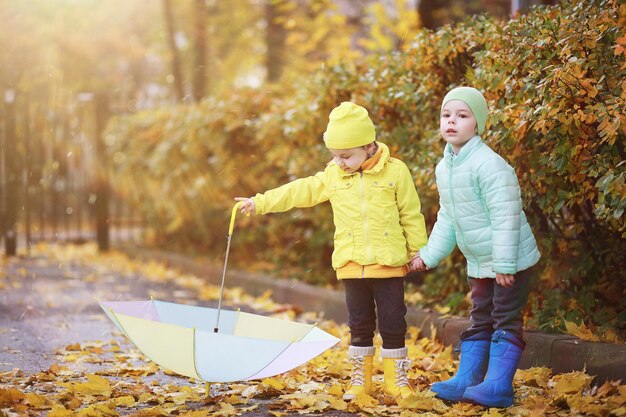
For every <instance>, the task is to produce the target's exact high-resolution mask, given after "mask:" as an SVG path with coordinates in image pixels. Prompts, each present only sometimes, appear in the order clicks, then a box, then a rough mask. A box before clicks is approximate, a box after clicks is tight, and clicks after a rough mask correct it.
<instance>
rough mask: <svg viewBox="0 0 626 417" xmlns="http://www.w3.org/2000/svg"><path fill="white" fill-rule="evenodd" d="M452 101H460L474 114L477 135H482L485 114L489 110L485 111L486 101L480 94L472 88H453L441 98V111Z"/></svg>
mask: <svg viewBox="0 0 626 417" xmlns="http://www.w3.org/2000/svg"><path fill="white" fill-rule="evenodd" d="M452 100H461V101H462V102H463V103H465V104H467V106H468V107H469V108H470V110H471V111H472V113H474V118H475V119H476V124H477V125H478V134H479V135H482V134H483V132H484V131H485V123H487V113H488V111H489V110H488V109H487V100H485V97H483V95H482V94H481V92H480V91H478V90H477V89H475V88H473V87H457V88H454V89H452V90H450V91H449V92H448V94H446V96H445V97H444V98H443V102H442V103H441V110H443V107H444V106H445V105H446V104H447V103H448V102H449V101H452Z"/></svg>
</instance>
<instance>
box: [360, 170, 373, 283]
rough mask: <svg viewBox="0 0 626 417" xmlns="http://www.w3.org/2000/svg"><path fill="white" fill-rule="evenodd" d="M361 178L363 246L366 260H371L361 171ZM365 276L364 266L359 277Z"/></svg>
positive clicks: (361, 173)
mask: <svg viewBox="0 0 626 417" xmlns="http://www.w3.org/2000/svg"><path fill="white" fill-rule="evenodd" d="M359 176H360V178H361V214H362V215H363V233H364V235H365V248H366V253H367V262H368V263H369V262H371V259H372V255H371V249H370V244H369V226H368V224H367V207H366V204H365V183H364V181H363V172H362V171H361V172H360V173H359ZM364 277H365V266H364V265H363V268H362V269H361V278H364Z"/></svg>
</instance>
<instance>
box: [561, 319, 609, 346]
mask: <svg viewBox="0 0 626 417" xmlns="http://www.w3.org/2000/svg"><path fill="white" fill-rule="evenodd" d="M565 328H566V329H567V333H569V334H571V335H572V336H576V337H578V338H579V339H581V340H591V341H593V342H597V341H599V340H600V338H599V337H598V336H597V335H595V334H594V333H593V332H592V331H591V330H589V329H588V328H587V326H585V323H584V322H583V323H580V324H579V325H577V324H576V323H574V322H571V321H567V320H565Z"/></svg>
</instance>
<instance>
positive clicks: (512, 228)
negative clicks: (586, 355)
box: [411, 87, 540, 407]
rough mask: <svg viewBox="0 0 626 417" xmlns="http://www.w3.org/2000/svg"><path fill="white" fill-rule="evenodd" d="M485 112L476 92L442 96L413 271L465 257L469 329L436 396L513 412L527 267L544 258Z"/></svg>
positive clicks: (464, 90)
mask: <svg viewBox="0 0 626 417" xmlns="http://www.w3.org/2000/svg"><path fill="white" fill-rule="evenodd" d="M487 112H488V110H487V102H486V100H485V98H484V97H483V95H482V94H481V93H480V92H479V91H478V90H476V89H475V88H471V87H459V88H455V89H453V90H451V91H450V92H449V93H448V94H447V95H446V96H445V98H444V99H443V103H442V106H441V117H440V132H441V136H442V137H443V138H444V140H445V141H446V142H447V144H446V147H445V150H444V156H443V159H442V160H441V161H440V162H439V164H438V165H437V168H436V171H435V172H436V177H437V188H438V191H439V213H438V214H437V221H436V223H435V226H434V227H433V230H432V233H431V234H430V236H429V239H428V244H427V245H426V246H425V247H423V248H422V249H421V250H420V251H419V254H418V255H416V257H415V258H414V259H413V261H412V264H411V268H412V269H414V270H418V271H419V270H425V269H429V268H434V267H435V266H437V264H438V263H439V262H440V261H441V260H442V259H443V258H445V257H447V256H448V255H450V253H451V252H452V250H453V249H454V247H455V246H457V245H458V247H459V249H460V250H461V252H462V253H463V255H464V256H465V258H466V260H467V275H468V282H469V285H470V289H471V300H472V309H471V311H470V321H471V326H470V327H469V328H468V329H467V330H466V331H464V332H463V333H462V334H461V343H460V351H461V360H460V364H459V369H458V371H457V373H456V375H455V376H454V377H453V378H452V379H450V380H448V381H445V382H436V383H434V384H433V385H432V387H431V389H432V391H434V392H435V393H437V396H438V397H439V398H443V399H447V400H451V401H459V400H461V399H464V400H470V401H473V402H476V403H479V404H482V405H485V406H488V407H508V406H510V405H512V404H513V385H512V380H513V376H514V374H515V371H516V369H517V365H518V363H519V359H520V357H521V354H522V351H523V349H524V347H525V342H524V339H523V333H522V325H523V310H524V307H525V305H526V303H527V301H528V291H529V281H530V277H531V269H530V268H531V267H532V266H533V265H535V264H536V263H537V262H538V261H539V258H540V254H539V250H538V249H537V244H536V242H535V237H534V236H533V233H532V230H531V228H530V226H529V224H528V222H527V221H526V215H525V214H524V211H523V210H522V199H521V192H520V187H519V184H518V181H517V176H516V175H515V171H514V170H513V168H512V167H511V166H510V165H509V164H508V163H507V162H506V161H505V160H504V159H503V158H502V157H501V156H500V155H498V154H497V153H496V152H494V151H493V150H492V149H491V148H490V147H489V146H487V145H486V144H485V143H484V142H483V141H482V139H481V136H480V135H482V134H483V132H484V129H485V123H486V121H487Z"/></svg>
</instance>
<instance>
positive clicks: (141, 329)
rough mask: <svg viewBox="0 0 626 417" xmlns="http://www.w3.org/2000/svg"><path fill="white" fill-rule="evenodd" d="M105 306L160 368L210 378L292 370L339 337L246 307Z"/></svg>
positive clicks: (261, 375) (130, 303)
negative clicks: (250, 311) (217, 329)
mask: <svg viewBox="0 0 626 417" xmlns="http://www.w3.org/2000/svg"><path fill="white" fill-rule="evenodd" d="M100 305H101V307H102V308H103V309H104V311H105V312H106V314H107V315H108V316H109V318H110V319H111V320H112V321H113V323H115V325H116V326H117V327H118V328H119V329H120V330H121V331H122V332H123V333H124V334H125V335H126V336H127V337H128V339H129V340H130V341H131V342H132V343H133V344H134V345H135V346H137V348H138V349H139V350H140V351H141V352H142V353H143V354H144V355H146V356H147V357H148V359H150V360H152V361H153V362H155V363H156V364H157V365H159V367H161V368H163V369H166V370H169V371H173V372H176V373H177V374H180V375H184V376H187V377H193V378H198V379H202V380H204V381H206V382H231V381H245V380H249V379H259V378H266V377H270V376H274V375H278V374H281V373H284V372H287V371H289V370H291V369H293V368H296V367H297V366H300V365H302V364H303V363H306V362H308V361H309V360H311V359H313V358H314V357H316V356H318V355H320V354H321V353H323V352H324V351H325V350H326V349H328V348H330V347H332V346H333V345H335V344H336V343H337V342H338V341H339V339H337V338H336V337H334V336H332V335H330V334H328V333H326V332H325V331H323V330H321V329H319V328H318V327H317V326H316V325H312V324H304V323H298V322H293V321H288V320H282V319H277V318H273V317H266V316H261V315H258V314H250V313H244V312H241V311H230V310H222V311H221V319H220V327H219V331H218V332H215V328H213V324H214V323H215V321H216V319H217V315H218V310H217V309H214V308H206V307H197V306H192V305H184V304H176V303H169V302H164V301H156V300H150V301H117V302H110V301H102V302H100Z"/></svg>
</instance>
